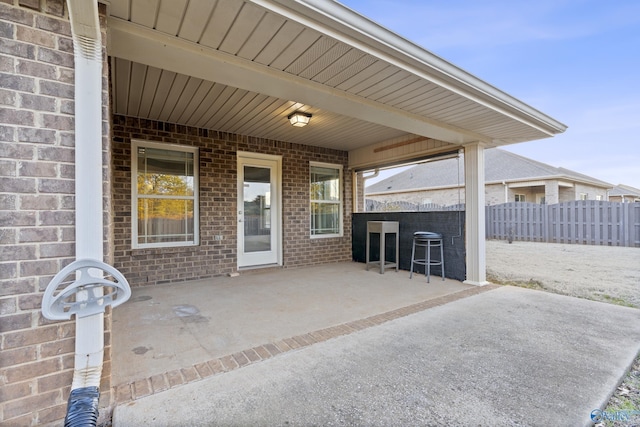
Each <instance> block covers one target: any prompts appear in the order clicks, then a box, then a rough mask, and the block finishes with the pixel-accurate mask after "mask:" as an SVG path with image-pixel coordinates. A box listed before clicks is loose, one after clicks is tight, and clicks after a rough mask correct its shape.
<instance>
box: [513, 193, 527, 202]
mask: <svg viewBox="0 0 640 427" xmlns="http://www.w3.org/2000/svg"><path fill="white" fill-rule="evenodd" d="M514 200H515V201H516V203H524V202H526V201H527V196H526V195H525V194H516V195H515V199H514Z"/></svg>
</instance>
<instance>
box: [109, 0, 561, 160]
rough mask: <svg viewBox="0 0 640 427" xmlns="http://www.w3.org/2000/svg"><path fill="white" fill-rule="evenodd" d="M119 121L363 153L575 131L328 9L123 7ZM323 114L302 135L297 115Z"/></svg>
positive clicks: (183, 1)
mask: <svg viewBox="0 0 640 427" xmlns="http://www.w3.org/2000/svg"><path fill="white" fill-rule="evenodd" d="M109 5H110V7H109V14H110V17H109V22H108V27H109V38H110V39H109V43H108V54H109V55H110V56H111V61H112V73H113V74H112V77H113V78H112V82H113V109H114V112H115V113H116V114H124V115H129V116H134V117H141V118H148V119H153V120H160V121H167V122H173V123H180V124H184V125H189V126H197V127H202V128H209V129H215V130H220V131H226V132H232V133H238V134H242V135H248V136H259V137H263V138H269V139H276V140H283V141H289V142H295V143H301V144H308V145H315V146H323V147H329V148H337V149H342V150H354V149H358V148H362V147H365V146H370V145H374V144H379V143H381V142H383V141H391V140H394V139H395V140H397V139H398V138H402V137H406V136H408V135H409V136H412V135H417V136H422V137H428V138H432V139H436V140H440V141H444V142H447V143H450V144H453V145H459V144H464V143H466V142H472V141H484V142H486V143H488V144H489V145H495V146H497V145H504V144H509V143H514V142H522V141H529V140H535V139H540V138H545V137H549V136H552V135H554V134H557V133H560V132H563V131H564V130H565V128H566V127H565V126H564V125H563V124H561V123H559V122H557V121H555V120H554V119H552V118H550V117H548V116H546V115H544V114H543V113H541V112H539V111H537V110H535V109H533V108H531V107H529V106H528V105H526V104H524V103H522V102H520V101H518V100H516V99H515V98H512V97H511V96H509V95H507V94H505V93H504V92H501V91H499V90H498V89H496V88H494V87H492V86H490V85H488V84H487V83H485V82H483V81H481V80H479V79H477V78H475V77H474V76H472V75H470V74H468V73H466V72H465V71H463V70H461V69H459V68H457V67H455V66H453V65H451V64H449V63H447V62H446V61H444V60H442V59H440V58H438V57H436V56H434V55H433V54H431V53H429V52H427V51H426V50H424V49H422V48H420V47H418V46H416V45H414V44H412V43H410V42H409V41H407V40H405V39H402V38H401V37H399V36H397V35H395V34H393V33H391V32H389V31H387V30H385V29H384V28H382V27H380V26H378V25H377V24H375V23H373V22H371V21H369V20H367V19H366V18H364V17H362V16H361V15H358V14H356V13H355V12H353V11H351V10H350V9H348V8H345V7H344V6H342V5H340V4H339V3H336V2H333V1H327V0H307V1H305V2H301V1H295V0H252V1H242V0H217V1H216V0H111V1H110V3H109ZM296 110H301V111H305V112H309V113H311V114H313V118H312V121H311V124H310V125H308V126H307V127H304V128H294V127H292V126H291V125H290V124H289V123H288V121H287V120H286V118H287V115H288V114H290V113H292V112H294V111H296Z"/></svg>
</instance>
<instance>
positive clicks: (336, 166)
mask: <svg viewBox="0 0 640 427" xmlns="http://www.w3.org/2000/svg"><path fill="white" fill-rule="evenodd" d="M314 167H320V168H327V169H336V170H337V171H338V173H339V178H338V179H339V183H338V186H339V195H340V200H339V201H337V202H335V201H328V200H315V199H311V192H310V191H309V234H310V236H311V238H312V239H325V238H330V237H342V236H343V235H344V212H343V211H344V179H343V167H342V165H339V164H335V163H322V162H309V188H310V186H311V171H312V168H314ZM313 203H327V204H337V205H338V212H339V215H340V219H339V221H340V227H339V228H340V231H339V232H338V233H332V234H313V229H312V225H311V220H312V218H313V211H312V209H311V206H312V204H313Z"/></svg>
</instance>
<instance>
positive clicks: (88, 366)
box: [67, 0, 104, 390]
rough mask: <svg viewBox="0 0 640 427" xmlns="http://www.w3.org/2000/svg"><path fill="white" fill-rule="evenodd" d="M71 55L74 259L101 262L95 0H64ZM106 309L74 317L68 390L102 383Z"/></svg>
mask: <svg viewBox="0 0 640 427" xmlns="http://www.w3.org/2000/svg"><path fill="white" fill-rule="evenodd" d="M67 4H68V7H69V18H70V21H71V29H72V33H73V48H74V60H75V168H76V175H75V178H76V179H75V182H76V259H94V260H98V261H102V260H103V258H104V254H103V238H102V236H103V234H104V231H103V222H102V218H103V204H102V203H103V201H102V185H103V180H102V42H101V37H100V23H99V20H98V3H97V1H95V0H89V1H87V0H67ZM103 356H104V313H99V314H94V315H92V316H89V317H81V318H78V317H76V356H75V372H74V377H73V384H72V386H71V389H72V390H74V389H76V388H81V387H89V386H96V387H98V386H99V385H100V377H101V376H102V361H103Z"/></svg>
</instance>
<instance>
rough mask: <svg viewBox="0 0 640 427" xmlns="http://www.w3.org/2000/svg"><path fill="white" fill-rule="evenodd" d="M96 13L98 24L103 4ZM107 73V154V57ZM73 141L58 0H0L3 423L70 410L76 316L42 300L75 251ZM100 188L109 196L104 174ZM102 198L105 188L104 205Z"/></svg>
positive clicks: (66, 35) (70, 67) (67, 54)
mask: <svg viewBox="0 0 640 427" xmlns="http://www.w3.org/2000/svg"><path fill="white" fill-rule="evenodd" d="M100 11H101V25H102V28H103V29H104V28H105V20H104V16H105V13H106V9H105V8H104V7H102V8H101V10H100ZM104 39H105V32H104V31H103V40H104ZM103 52H105V50H104V49H103ZM104 76H105V80H104V82H105V83H104V86H103V87H104V91H103V100H104V101H103V102H104V106H105V108H104V114H105V115H104V117H103V120H104V124H103V126H104V132H105V135H104V138H103V146H104V149H105V156H104V158H105V159H108V158H109V157H110V156H109V154H108V141H109V138H108V132H109V120H108V117H107V111H108V95H107V90H106V88H107V85H106V76H107V67H106V57H105V61H104ZM74 145H75V137H74V58H73V42H72V38H71V28H70V25H69V19H68V14H67V10H66V6H65V2H64V0H1V1H0V227H2V228H0V244H1V246H0V424H1V425H17V426H30V425H38V426H43V425H60V424H61V420H62V419H63V418H64V416H65V413H66V402H67V398H68V395H69V391H70V388H71V379H72V375H73V363H74V362H73V353H74V343H75V340H74V335H75V324H74V322H73V321H68V322H52V321H48V320H46V319H44V318H43V317H42V314H41V312H40V308H41V307H40V306H41V300H42V294H43V292H44V289H45V288H46V286H47V284H48V283H49V281H50V280H51V278H52V277H53V275H55V274H56V273H57V272H58V271H60V270H61V269H62V268H63V267H64V266H65V265H67V264H69V263H70V262H71V261H73V260H74V258H75V227H74V226H75V198H74V192H75V176H74V169H75V168H74V164H75V153H74ZM108 175H109V172H108V164H105V177H106V176H108ZM105 188H106V189H107V191H106V192H105V193H106V194H107V195H108V193H110V190H109V184H108V182H105ZM108 205H109V198H108V196H106V197H105V212H106V211H107V209H108ZM105 217H107V218H108V215H105ZM109 223H110V221H107V224H106V226H105V236H109V235H110V233H111V230H110V228H109ZM110 240H111V239H108V238H105V242H106V243H105V245H107V247H108V243H107V242H108V241H110ZM107 260H108V259H107ZM105 325H106V329H107V333H106V336H105V343H106V345H107V348H106V349H105V369H104V371H103V381H102V383H101V391H102V396H101V399H100V405H101V407H103V408H104V407H108V406H109V405H110V404H111V397H110V396H111V395H110V387H111V385H110V382H109V378H110V347H109V332H108V330H109V325H110V316H108V315H107V316H106V318H105ZM107 412H108V411H107Z"/></svg>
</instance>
